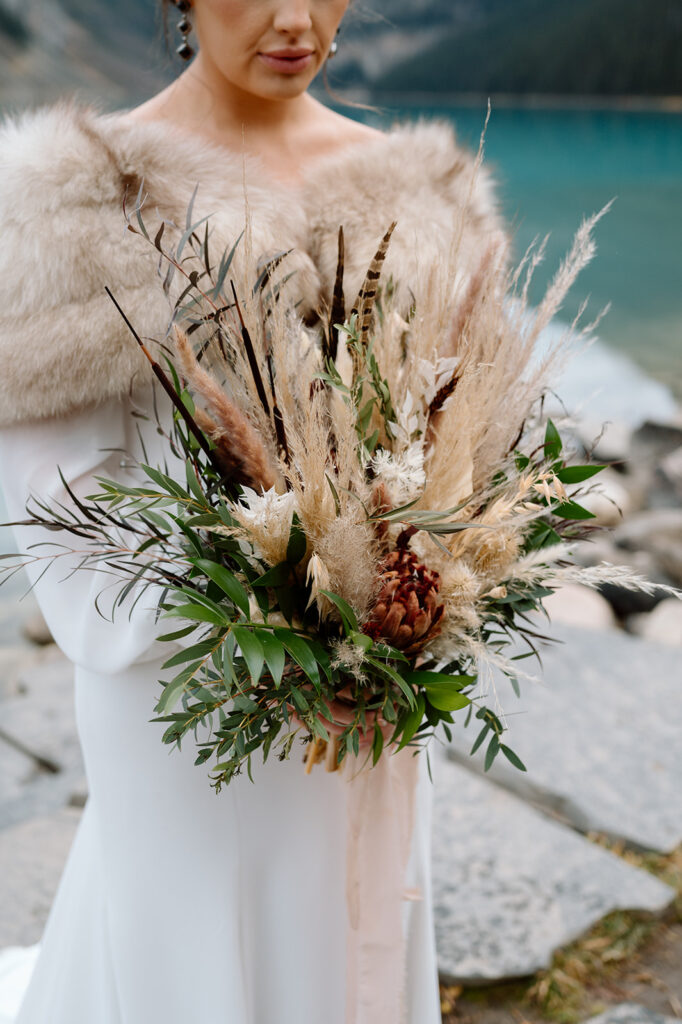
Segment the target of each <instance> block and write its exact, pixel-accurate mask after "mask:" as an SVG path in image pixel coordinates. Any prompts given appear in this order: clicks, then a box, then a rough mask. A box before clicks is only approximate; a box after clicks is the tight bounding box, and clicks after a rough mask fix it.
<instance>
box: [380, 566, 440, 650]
mask: <svg viewBox="0 0 682 1024" xmlns="http://www.w3.org/2000/svg"><path fill="white" fill-rule="evenodd" d="M439 589H440V575H439V574H438V573H437V572H434V571H433V570H432V569H428V568H427V567H426V566H425V565H423V564H421V563H420V562H419V561H418V559H417V556H416V555H415V554H414V552H412V551H408V549H407V547H405V546H400V547H398V548H396V549H395V550H394V551H391V553H390V554H389V555H388V557H387V558H386V559H385V560H384V562H383V563H382V567H381V576H380V590H379V595H378V597H377V600H376V604H375V605H374V608H373V609H372V612H371V615H370V617H369V620H368V622H367V623H366V624H365V626H364V627H363V628H364V632H365V633H366V634H367V635H368V636H371V637H372V639H373V640H384V641H385V642H386V643H389V644H391V646H393V647H395V648H397V649H398V650H400V651H404V653H405V654H418V653H419V652H420V651H421V650H422V649H423V647H424V646H425V644H426V643H427V641H429V640H431V639H433V637H435V636H437V634H438V633H439V632H440V627H439V625H438V624H439V622H440V620H441V618H442V616H443V604H442V603H440V601H439V594H438V592H439Z"/></svg>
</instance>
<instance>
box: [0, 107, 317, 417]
mask: <svg viewBox="0 0 682 1024" xmlns="http://www.w3.org/2000/svg"><path fill="white" fill-rule="evenodd" d="M251 171H253V173H251ZM249 172H250V173H249V174H248V175H246V177H247V178H248V182H247V190H246V194H245V187H244V180H245V168H244V164H243V161H242V159H241V157H240V156H239V155H238V154H231V153H229V152H228V151H226V150H224V149H223V148H221V147H218V146H215V145H211V144H204V143H203V141H202V140H199V139H197V138H190V137H187V136H184V135H183V134H182V133H178V132H176V131H174V130H173V129H169V128H168V126H166V125H164V124H161V123H159V122H132V121H131V120H130V119H127V118H125V117H122V116H121V115H120V114H101V113H100V112H99V111H98V110H97V109H96V108H95V107H93V106H85V105H82V104H80V103H78V102H74V101H62V102H59V103H57V104H54V105H52V106H49V107H43V108H41V109H38V110H35V111H31V112H29V113H24V114H21V115H18V116H14V117H8V118H6V119H5V120H4V121H3V122H2V124H1V125H0V225H2V241H1V242H0V367H2V373H0V426H2V425H6V424H9V423H16V422H21V421H23V420H28V419H39V418H45V417H53V416H59V415H62V414H66V413H69V412H72V411H74V410H76V409H79V408H83V407H85V406H88V405H93V404H99V403H101V402H103V401H106V400H108V399H110V398H112V397H116V396H121V395H122V394H124V393H126V392H128V391H129V390H130V389H131V387H133V386H137V385H138V384H140V383H144V382H146V381H147V380H148V379H149V374H150V370H149V366H148V364H147V362H146V360H145V359H144V356H143V355H142V354H141V353H140V351H139V349H138V347H137V345H136V343H135V341H134V339H133V338H132V337H131V334H130V332H129V330H128V329H127V327H126V325H125V323H124V321H123V319H122V317H121V316H120V314H119V313H118V312H117V311H116V309H115V307H114V305H113V303H112V302H111V300H110V298H109V297H108V296H107V294H106V292H105V285H106V286H108V287H109V288H110V289H111V291H112V292H113V294H114V295H115V297H116V299H117V300H118V301H119V302H120V305H121V307H122V308H123V310H124V311H125V312H126V314H127V315H128V317H129V319H130V321H131V322H132V323H133V325H134V326H135V327H136V329H137V331H138V333H139V334H140V335H141V336H142V337H147V338H156V339H158V340H160V341H162V340H163V339H164V337H165V334H166V331H167V329H168V326H169V321H170V317H171V302H170V301H169V299H168V297H167V296H166V294H165V293H164V290H163V288H162V282H161V277H162V276H163V274H161V275H160V273H159V256H158V253H157V252H156V250H155V248H154V246H153V245H152V244H151V243H150V242H149V241H148V240H146V239H144V238H143V237H142V236H141V235H139V234H133V233H131V232H130V231H128V230H127V227H128V225H127V223H126V216H125V213H126V210H125V209H124V205H125V207H126V208H127V211H128V213H129V215H130V214H131V213H132V212H133V210H134V207H135V204H136V201H137V197H138V194H140V195H141V196H142V198H143V202H144V206H143V214H144V219H145V223H146V226H147V228H148V230H149V234H150V236H151V237H152V238H153V237H154V234H155V233H156V229H157V227H158V226H159V224H160V223H161V220H166V221H167V223H168V224H170V225H171V226H172V227H171V229H169V231H167V232H166V236H165V237H166V238H168V237H170V236H171V234H172V231H175V232H176V234H178V235H179V234H181V232H182V231H183V230H184V227H185V220H186V216H187V211H188V208H189V204H190V202H191V200H192V196H193V193H194V191H195V189H197V194H196V197H195V198H196V202H195V204H194V208H193V214H192V217H193V219H194V220H195V222H196V221H198V220H200V219H201V218H202V217H203V216H204V215H205V216H206V218H207V219H208V220H209V221H210V227H211V233H212V238H213V244H212V247H211V249H212V254H213V256H214V258H215V256H216V254H217V253H219V252H220V251H221V250H222V249H229V248H231V247H232V245H233V244H234V243H235V241H236V239H237V238H238V237H239V236H240V234H241V233H242V232H243V230H244V227H245V221H246V219H247V208H248V217H249V221H250V236H249V241H250V243H251V248H250V249H248V250H247V249H246V248H245V247H244V246H242V251H240V252H239V253H238V255H237V258H236V259H235V262H234V266H235V268H236V267H237V265H238V264H240V263H241V261H242V259H247V253H248V254H252V255H253V258H254V259H255V260H256V261H257V260H259V259H260V258H262V257H263V256H268V255H269V256H272V255H274V254H275V253H277V252H281V251H283V250H287V249H290V248H291V246H292V245H294V246H295V247H297V249H298V255H297V257H296V259H294V257H291V258H290V259H291V260H293V261H294V263H295V267H296V269H297V270H298V275H297V277H296V281H297V284H298V286H299V287H301V288H303V289H304V291H306V292H307V294H308V301H307V305H309V306H312V305H314V304H315V302H316V301H317V295H318V281H317V275H316V273H315V271H314V268H313V266H312V264H311V263H310V260H309V259H308V257H307V255H306V254H305V253H304V252H303V246H302V245H301V241H302V238H303V231H302V228H301V224H302V223H303V217H302V215H301V208H300V204H299V203H298V201H294V199H293V198H292V199H291V200H289V201H287V200H286V199H284V198H283V196H282V195H280V194H279V193H278V191H277V189H275V188H273V187H272V183H269V182H268V181H267V180H266V179H265V178H264V177H263V176H262V175H260V174H259V172H258V168H257V167H256V166H254V167H253V168H249ZM132 224H133V225H134V226H135V225H136V221H135V219H133V220H132ZM248 258H251V256H250V255H248ZM164 269H165V268H164Z"/></svg>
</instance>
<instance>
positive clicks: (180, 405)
mask: <svg viewBox="0 0 682 1024" xmlns="http://www.w3.org/2000/svg"><path fill="white" fill-rule="evenodd" d="M104 290H105V291H106V293H107V295H108V296H109V298H110V299H111V301H112V302H113V304H114V305H115V306H116V309H117V310H118V311H119V313H120V314H121V316H122V317H123V320H124V321H125V324H126V327H127V328H128V330H129V331H130V333H131V334H132V336H133V337H134V339H135V341H136V342H137V344H138V345H139V346H140V348H141V349H142V351H143V352H144V354H145V356H146V357H147V359H148V360H149V363H150V365H151V368H152V370H153V372H154V375H155V376H156V378H157V380H158V381H159V382H160V384H161V386H162V388H163V389H164V391H165V392H166V394H167V395H168V397H169V398H170V400H171V402H172V403H173V405H174V406H175V408H176V409H177V410H178V412H179V413H180V415H181V416H182V418H183V419H184V421H185V423H186V424H187V426H188V428H189V430H190V431H191V432H192V434H194V437H195V438H196V439H197V441H198V442H199V446H200V447H201V450H202V451H203V452H204V454H205V455H206V458H207V459H208V460H209V462H210V463H211V465H212V466H213V468H214V470H215V471H216V473H217V474H218V476H219V477H221V478H222V476H223V475H224V474H223V469H222V467H221V466H220V464H219V463H218V461H217V459H216V458H215V457H214V455H213V452H212V451H211V447H210V445H209V443H208V441H207V440H206V437H205V435H204V433H203V431H202V430H200V428H199V426H198V425H197V423H196V421H195V419H194V417H193V416H192V414H191V413H190V411H189V409H187V408H186V407H185V404H184V402H183V401H182V399H181V398H180V396H179V395H178V394H177V392H176V390H175V388H174V387H173V385H172V384H171V382H170V381H169V379H168V377H167V376H166V374H165V373H164V372H163V370H162V369H161V367H160V366H159V364H158V363H157V361H156V360H155V359H154V357H153V356H152V354H151V352H150V351H149V349H148V348H147V346H146V345H145V343H144V342H143V341H142V338H141V337H140V336H139V334H138V333H137V331H136V330H135V328H134V327H133V325H132V324H131V322H130V320H129V319H128V317H127V316H126V315H125V313H124V312H123V310H122V309H121V307H120V305H119V304H118V302H117V300H116V298H115V297H114V295H113V293H112V292H111V290H110V289H109V287H108V286H107V285H105V286H104Z"/></svg>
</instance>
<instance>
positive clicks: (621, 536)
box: [614, 508, 682, 584]
mask: <svg viewBox="0 0 682 1024" xmlns="http://www.w3.org/2000/svg"><path fill="white" fill-rule="evenodd" d="M614 541H615V543H616V545H617V546H618V547H620V548H623V549H625V550H626V551H647V552H649V553H650V554H652V555H653V556H654V557H655V558H656V560H657V562H658V565H659V567H660V568H661V570H662V571H663V572H664V573H665V574H666V575H667V576H669V577H670V578H671V579H672V580H673V581H674V582H675V583H678V584H682V508H657V509H648V510H647V511H645V512H638V513H636V514H635V515H633V516H631V517H630V518H629V519H628V520H627V522H624V523H623V524H622V525H621V526H619V527H618V529H617V530H616V531H615V532H614Z"/></svg>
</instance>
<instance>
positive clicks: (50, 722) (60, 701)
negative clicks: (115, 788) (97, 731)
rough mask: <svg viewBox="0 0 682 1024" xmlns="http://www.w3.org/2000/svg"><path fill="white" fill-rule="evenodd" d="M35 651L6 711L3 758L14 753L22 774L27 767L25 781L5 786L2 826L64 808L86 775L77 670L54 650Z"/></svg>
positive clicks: (0, 715) (1, 716) (0, 719)
mask: <svg viewBox="0 0 682 1024" xmlns="http://www.w3.org/2000/svg"><path fill="white" fill-rule="evenodd" d="M34 651H35V657H34V660H33V661H32V662H31V663H30V664H28V665H24V666H23V667H22V669H21V671H20V673H19V685H20V693H19V695H18V696H15V697H12V698H11V699H8V700H4V701H3V702H2V708H1V711H0V728H1V729H2V736H1V737H0V755H1V754H2V750H3V749H9V750H11V751H12V756H13V757H14V758H15V760H16V758H17V757H18V758H19V761H20V765H16V768H17V770H18V768H19V767H20V766H21V767H22V774H21V776H20V777H16V776H15V777H14V778H13V781H12V785H11V786H9V785H5V792H4V793H3V794H2V798H1V799H0V827H7V826H9V825H12V824H16V823H17V822H20V821H23V820H26V819H27V818H30V817H33V816H37V815H45V814H48V813H50V812H52V811H54V810H56V809H58V808H60V807H63V806H64V805H65V804H66V803H67V801H68V799H69V797H70V795H71V793H72V792H73V790H74V789H75V788H76V787H77V786H78V784H79V783H80V781H81V780H82V778H83V774H84V769H83V762H82V754H81V749H80V743H79V740H78V734H77V730H76V722H75V712H74V706H73V665H72V664H71V663H70V662H69V661H67V659H66V658H64V656H63V655H62V654H61V653H60V652H59V651H58V650H57V649H56V648H54V647H46V648H42V649H34ZM12 744H13V745H14V746H12ZM7 756H9V755H7Z"/></svg>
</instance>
